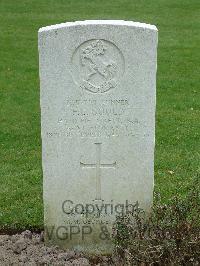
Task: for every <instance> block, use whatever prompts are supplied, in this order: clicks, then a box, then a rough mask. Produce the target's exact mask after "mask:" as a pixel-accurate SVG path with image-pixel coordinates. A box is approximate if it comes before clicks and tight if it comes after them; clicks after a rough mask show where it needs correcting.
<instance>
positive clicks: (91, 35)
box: [39, 21, 157, 253]
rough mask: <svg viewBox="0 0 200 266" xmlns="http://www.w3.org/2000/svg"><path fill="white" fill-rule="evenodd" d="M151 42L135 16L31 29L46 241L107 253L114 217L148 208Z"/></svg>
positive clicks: (152, 35) (151, 31)
mask: <svg viewBox="0 0 200 266" xmlns="http://www.w3.org/2000/svg"><path fill="white" fill-rule="evenodd" d="M156 49H157V29H156V27H155V26H152V25H147V24H142V23H135V22H127V21H83V22H74V23H71V22H70V23H64V24H59V25H54V26H49V27H45V28H41V29H40V30H39V54H40V84H41V115H42V123H41V124H42V156H43V175H44V206H45V227H46V230H45V237H46V241H47V240H48V241H50V242H53V243H56V244H58V245H60V246H61V247H66V248H75V249H77V250H79V251H88V252H94V253H109V252H111V250H112V245H111V241H110V234H111V228H112V224H113V222H114V221H115V218H116V215H119V214H121V213H125V212H126V211H127V209H129V210H131V208H132V206H128V204H132V205H134V204H135V203H136V201H138V202H139V204H140V206H141V207H143V208H145V209H146V210H148V209H149V208H150V206H151V203H152V194H153V176H154V138H155V129H154V128H155V96H156ZM105 204H107V205H105Z"/></svg>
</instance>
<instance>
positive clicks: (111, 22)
mask: <svg viewBox="0 0 200 266" xmlns="http://www.w3.org/2000/svg"><path fill="white" fill-rule="evenodd" d="M86 25H114V26H128V27H136V28H143V29H150V30H154V31H158V29H157V27H156V26H154V25H151V24H146V23H140V22H134V21H125V20H84V21H75V22H66V23H60V24H55V25H51V26H46V27H42V28H40V29H39V31H38V33H42V32H47V31H52V30H57V29H62V28H65V27H74V26H86Z"/></svg>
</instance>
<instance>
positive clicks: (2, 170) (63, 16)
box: [0, 0, 200, 229]
mask: <svg viewBox="0 0 200 266" xmlns="http://www.w3.org/2000/svg"><path fill="white" fill-rule="evenodd" d="M199 8H200V4H199V0H176V1H174V0H151V1H148V0H76V1H75V0H74V1H73V0H41V1H38V0H0V145H1V146H0V159H1V160H0V182H1V183H0V184H1V185H0V228H2V229H3V228H4V229H15V228H16V229H23V228H28V227H29V228H31V227H35V228H41V227H42V225H43V210H42V209H43V207H42V169H41V140H40V109H39V80H38V53H37V31H38V29H39V28H40V27H41V26H46V25H51V24H56V23H61V22H65V21H75V20H84V19H125V20H133V21H140V22H146V23H151V24H155V25H156V26H157V27H158V29H159V47H158V75H157V124H156V126H157V127H156V129H157V131H156V158H155V159H156V160H155V185H156V186H155V187H156V190H157V191H158V190H159V191H160V192H161V195H162V197H163V200H164V201H167V200H168V199H169V198H170V197H171V196H172V195H173V194H174V193H179V194H181V195H184V194H185V193H186V191H187V189H188V186H190V184H191V182H192V180H193V178H194V176H195V175H196V174H197V173H198V172H199V171H200V167H199V162H200V154H199V149H200V91H199V86H198V85H199V81H200V75H198V71H199V62H200V52H199V43H200V32H199V28H200V16H199ZM169 171H173V172H171V173H170V172H169Z"/></svg>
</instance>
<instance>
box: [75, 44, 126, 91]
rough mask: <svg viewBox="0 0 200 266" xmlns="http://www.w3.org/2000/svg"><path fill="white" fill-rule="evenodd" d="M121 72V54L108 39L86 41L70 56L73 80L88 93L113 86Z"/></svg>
mask: <svg viewBox="0 0 200 266" xmlns="http://www.w3.org/2000/svg"><path fill="white" fill-rule="evenodd" d="M123 73H124V58H123V55H122V53H121V51H120V50H119V49H118V47H117V46H116V45H115V44H113V43H111V42H110V41H106V40H89V41H86V42H84V43H82V44H81V45H80V46H79V47H78V48H77V49H76V50H75V52H74V54H73V56H72V75H73V79H74V82H75V83H76V84H77V85H78V86H80V87H81V88H82V89H84V90H86V91H88V92H90V93H104V92H108V91H109V90H111V89H113V88H115V87H116V86H117V83H118V82H119V79H120V78H122V76H123Z"/></svg>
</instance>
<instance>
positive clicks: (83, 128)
mask: <svg viewBox="0 0 200 266" xmlns="http://www.w3.org/2000/svg"><path fill="white" fill-rule="evenodd" d="M133 112H134V113H138V112H137V111H136V107H135V106H133V105H132V103H131V102H130V101H129V99H126V98H115V99H114V98H112V99H88V98H85V99H76V98H66V99H65V100H64V101H63V106H62V108H61V112H60V115H59V116H58V117H57V120H56V121H55V123H56V124H57V131H54V132H52V131H51V130H50V129H49V131H48V132H47V133H46V134H47V135H46V136H47V137H48V138H58V137H67V138H73V137H79V138H97V137H102V138H111V137H136V136H138V135H139V128H140V127H141V126H142V127H143V128H144V134H146V133H145V128H146V127H145V124H141V121H139V120H138V118H137V115H135V117H134V116H133ZM140 135H141V133H140Z"/></svg>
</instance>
